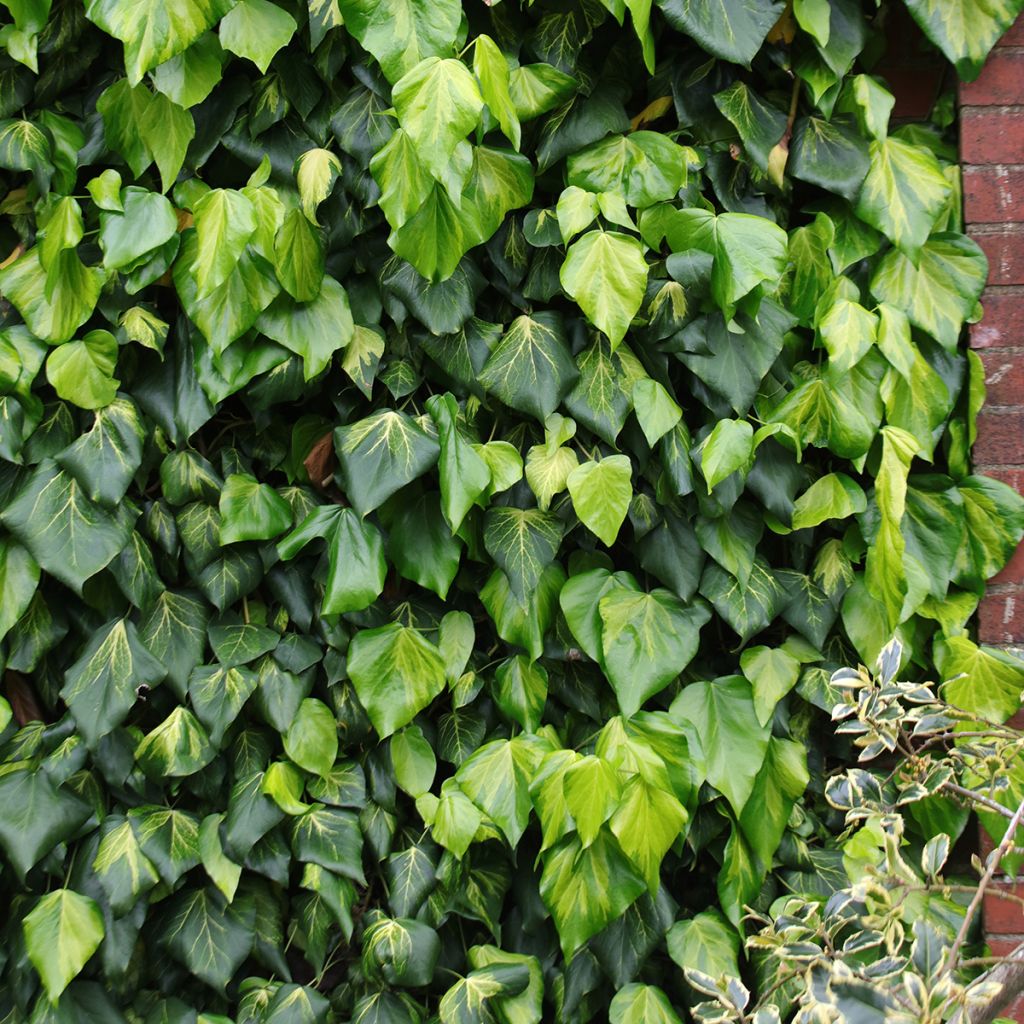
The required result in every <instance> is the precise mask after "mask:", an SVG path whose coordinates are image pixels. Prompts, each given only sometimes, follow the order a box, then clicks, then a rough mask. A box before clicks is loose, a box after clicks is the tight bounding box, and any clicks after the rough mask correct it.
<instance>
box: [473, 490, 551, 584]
mask: <svg viewBox="0 0 1024 1024" xmlns="http://www.w3.org/2000/svg"><path fill="white" fill-rule="evenodd" d="M564 532H565V526H564V524H563V523H562V521H561V520H560V519H559V518H558V517H557V516H555V515H552V514H551V513H549V512H541V511H540V510H538V509H527V510H523V509H518V508H493V509H489V510H488V511H487V515H486V516H485V518H484V546H485V547H486V548H487V552H488V554H489V555H490V556H491V557H492V558H493V559H494V561H495V563H496V564H497V565H498V567H499V568H500V569H502V570H503V571H504V573H505V575H506V576H507V577H508V581H509V583H510V585H511V587H512V592H513V593H514V594H515V595H516V596H517V597H519V598H524V597H525V596H526V594H527V593H529V592H530V591H532V590H533V589H534V587H536V585H537V582H538V581H539V580H540V577H541V575H542V573H543V572H544V569H545V568H546V567H547V566H548V565H550V564H551V562H552V561H553V560H554V558H555V555H556V554H557V553H558V548H559V545H560V544H561V542H562V535H563V534H564Z"/></svg>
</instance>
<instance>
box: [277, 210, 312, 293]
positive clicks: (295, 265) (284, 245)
mask: <svg viewBox="0 0 1024 1024" xmlns="http://www.w3.org/2000/svg"><path fill="white" fill-rule="evenodd" d="M274 272H275V273H276V274H277V278H278V280H279V281H280V282H281V286H282V287H283V288H284V290H285V291H286V292H287V293H288V294H289V295H290V296H291V297H292V298H293V299H295V301H296V302H311V301H312V300H313V299H315V298H316V297H317V296H318V295H319V294H320V286H321V285H322V284H323V281H324V239H323V235H322V234H321V232H320V230H319V229H318V228H317V227H316V226H315V225H314V224H311V223H310V222H309V218H308V217H306V216H305V215H304V214H303V213H302V211H301V210H292V211H291V212H290V213H288V214H286V215H285V218H284V220H283V221H282V222H281V227H280V228H278V231H277V236H276V238H275V239H274Z"/></svg>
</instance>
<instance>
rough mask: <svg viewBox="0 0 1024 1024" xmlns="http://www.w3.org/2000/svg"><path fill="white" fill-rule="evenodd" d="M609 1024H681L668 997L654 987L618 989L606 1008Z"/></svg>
mask: <svg viewBox="0 0 1024 1024" xmlns="http://www.w3.org/2000/svg"><path fill="white" fill-rule="evenodd" d="M608 1020H609V1021H610V1022H611V1024H682V1022H681V1021H680V1019H679V1017H678V1015H677V1014H676V1012H675V1010H673V1009H672V1004H671V1003H670V1002H669V1001H668V996H666V995H665V993H664V992H662V991H661V989H660V988H658V987H657V986H655V985H641V984H640V983H639V982H634V983H633V984H631V985H627V986H626V987H625V988H620V989H619V991H618V992H616V993H615V998H614V999H612V1002H611V1006H609V1007H608Z"/></svg>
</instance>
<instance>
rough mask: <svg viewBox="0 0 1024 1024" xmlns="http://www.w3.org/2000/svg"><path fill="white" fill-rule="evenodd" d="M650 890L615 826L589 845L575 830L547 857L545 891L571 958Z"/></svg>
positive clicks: (542, 880)
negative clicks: (614, 833) (621, 844)
mask: <svg viewBox="0 0 1024 1024" xmlns="http://www.w3.org/2000/svg"><path fill="white" fill-rule="evenodd" d="M646 890H647V885H646V883H645V882H644V880H643V877H642V876H641V875H640V874H639V873H638V872H637V871H636V870H634V868H633V867H632V865H631V864H630V863H629V861H628V860H627V859H626V856H625V855H624V854H623V853H622V850H621V849H620V848H619V844H618V842H617V840H616V839H615V837H614V836H612V835H611V833H609V832H601V834H600V835H599V836H598V838H597V841H596V842H595V843H593V844H592V845H591V846H588V847H587V848H586V849H583V847H582V846H581V844H580V841H579V839H577V838H576V836H570V837H569V838H567V839H564V840H562V842H561V843H559V844H558V846H556V847H555V848H554V849H552V850H551V851H550V852H549V853H547V854H546V855H545V857H544V870H543V872H542V874H541V878H540V895H541V899H542V900H543V901H544V904H545V906H546V907H547V908H548V910H549V911H550V912H551V916H552V917H553V918H554V919H555V927H556V928H557V929H558V936H559V939H560V940H561V945H562V953H563V955H564V956H565V957H566V959H569V958H571V957H572V954H573V953H575V952H576V950H577V949H579V948H580V946H582V945H583V943H584V942H586V941H587V939H589V938H592V937H593V936H594V935H596V934H597V933H598V932H600V931H603V930H604V929H605V928H606V927H607V926H608V925H609V924H611V923H612V921H614V920H616V919H617V918H618V917H619V916H620V915H621V914H622V912H623V911H624V910H625V909H626V908H627V907H628V906H630V904H631V903H633V901H634V900H636V899H637V898H638V897H639V896H640V895H641V894H642V893H644V892H646Z"/></svg>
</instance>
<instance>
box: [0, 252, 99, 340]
mask: <svg viewBox="0 0 1024 1024" xmlns="http://www.w3.org/2000/svg"><path fill="white" fill-rule="evenodd" d="M103 282H104V273H103V271H102V270H101V269H100V268H99V267H86V266H85V264H83V263H82V261H81V260H80V259H79V258H78V255H77V253H76V252H75V251H74V250H73V249H65V250H64V251H63V252H61V253H59V254H58V255H57V256H56V257H55V258H54V261H53V263H52V264H51V266H50V270H49V274H48V273H47V271H46V270H45V269H44V268H43V265H42V263H41V262H40V259H39V247H38V246H37V247H36V248H34V249H30V250H29V251H28V252H27V253H25V255H24V256H22V257H21V258H20V259H19V260H16V261H15V262H14V263H12V264H11V265H10V266H9V267H5V268H4V269H3V270H0V291H2V292H3V294H4V297H5V298H6V299H7V300H8V301H9V302H10V303H11V304H12V305H13V306H14V308H15V309H17V311H18V312H19V313H20V314H21V316H22V318H23V319H24V321H25V323H26V324H27V325H28V329H29V330H30V331H31V332H32V333H33V334H34V335H35V336H36V337H37V338H39V339H40V340H41V341H48V342H50V343H51V344H54V345H57V344H60V343H61V342H65V341H68V340H69V339H70V338H71V337H72V336H73V335H74V333H75V332H76V331H77V330H78V328H79V327H81V326H82V324H84V323H85V321H86V320H88V319H89V317H90V316H91V315H92V311H93V310H94V309H95V308H96V302H97V300H98V299H99V297H100V289H101V288H102V287H103Z"/></svg>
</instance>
